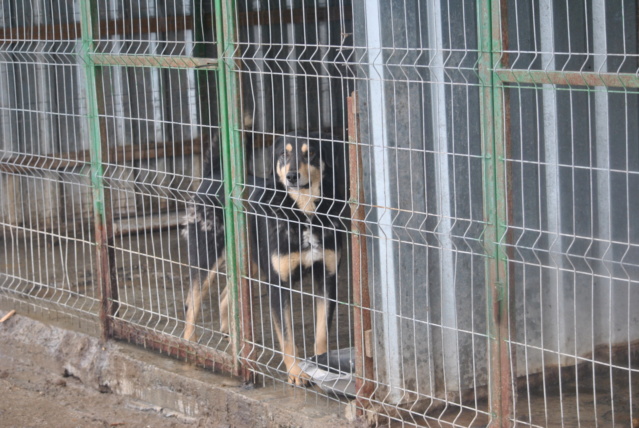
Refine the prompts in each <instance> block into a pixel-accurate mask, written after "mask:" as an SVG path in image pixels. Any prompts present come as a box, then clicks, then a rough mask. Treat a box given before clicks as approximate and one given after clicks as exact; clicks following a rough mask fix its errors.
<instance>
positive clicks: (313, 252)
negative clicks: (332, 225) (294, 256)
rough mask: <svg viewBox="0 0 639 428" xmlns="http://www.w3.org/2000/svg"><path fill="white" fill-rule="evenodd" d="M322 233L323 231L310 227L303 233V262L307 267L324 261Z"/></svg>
mask: <svg viewBox="0 0 639 428" xmlns="http://www.w3.org/2000/svg"><path fill="white" fill-rule="evenodd" d="M320 232H321V229H315V230H313V229H311V228H310V227H307V228H306V229H305V230H303V231H302V248H301V250H302V251H301V262H302V265H304V266H305V267H308V266H311V265H312V264H313V263H315V262H318V261H322V260H323V259H324V248H323V246H322V240H321V236H320V235H319V234H320Z"/></svg>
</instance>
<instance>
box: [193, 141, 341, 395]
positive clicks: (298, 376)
mask: <svg viewBox="0 0 639 428" xmlns="http://www.w3.org/2000/svg"><path fill="white" fill-rule="evenodd" d="M211 165H212V166H213V165H219V156H217V157H211ZM346 171H347V159H346V156H345V152H344V145H343V144H342V143H340V142H338V141H336V140H335V139H334V138H333V137H332V136H329V135H327V134H326V133H321V132H313V133H307V132H293V133H289V134H286V135H284V136H281V137H279V138H278V139H277V140H276V141H275V142H274V144H273V167H272V174H271V176H269V177H267V178H260V177H255V176H250V177H248V178H247V188H248V192H249V196H248V199H247V208H246V209H247V220H248V221H247V224H248V225H249V235H250V243H249V245H250V253H251V258H252V262H253V265H254V266H256V268H253V269H254V270H255V269H259V271H261V272H262V273H263V275H264V277H265V278H266V282H267V283H268V285H269V287H268V288H269V301H270V309H271V317H272V321H273V324H274V327H275V333H276V336H277V340H278V342H279V345H280V350H281V353H282V356H283V362H284V365H285V367H286V372H287V375H288V381H289V382H290V383H293V384H296V385H306V384H308V383H309V381H310V379H309V376H308V375H307V374H306V373H304V372H303V371H302V369H301V368H300V365H299V362H300V356H299V353H298V349H297V346H296V340H295V337H294V334H293V331H294V329H293V322H292V308H291V294H292V289H293V287H294V285H295V284H298V283H300V281H302V279H303V278H309V277H310V278H311V279H312V281H313V288H314V292H313V295H314V299H315V315H316V319H315V346H314V351H315V354H316V355H320V354H324V353H326V352H327V350H328V342H329V336H328V332H329V331H330V329H331V324H332V319H333V315H334V312H335V305H336V297H337V286H338V284H337V280H338V271H339V265H340V261H341V258H342V250H343V247H344V244H345V239H346V231H347V223H346V222H345V218H347V212H346V209H347V205H346V202H345V201H346V198H347V189H346V183H347V180H346ZM204 173H205V174H206V175H205V177H207V178H205V179H203V181H202V183H201V185H200V187H199V188H198V190H197V192H196V196H195V198H194V199H195V200H196V202H197V203H196V207H195V209H193V210H191V211H190V213H189V215H187V220H186V228H185V229H184V231H185V236H186V237H187V240H188V243H189V263H190V264H191V265H192V266H193V269H194V271H193V272H192V280H191V289H190V291H189V296H188V298H187V310H186V328H185V331H184V336H183V337H184V338H185V339H187V340H193V339H194V337H195V336H194V328H195V321H196V317H197V314H198V313H199V310H200V308H201V300H202V296H203V295H204V293H206V290H207V289H208V287H209V286H210V285H211V283H212V282H213V281H214V279H215V277H216V274H217V272H219V270H220V269H221V267H222V264H223V262H224V260H225V256H226V254H225V244H224V242H225V241H224V218H223V212H222V210H223V209H222V207H223V206H224V199H223V196H221V194H222V191H221V190H222V188H221V186H222V181H221V174H220V171H219V170H218V171H216V170H215V168H204ZM220 316H221V319H222V322H221V330H222V331H223V332H226V331H228V322H227V321H226V320H227V317H228V291H227V290H226V289H225V290H224V291H223V292H222V293H221V296H220Z"/></svg>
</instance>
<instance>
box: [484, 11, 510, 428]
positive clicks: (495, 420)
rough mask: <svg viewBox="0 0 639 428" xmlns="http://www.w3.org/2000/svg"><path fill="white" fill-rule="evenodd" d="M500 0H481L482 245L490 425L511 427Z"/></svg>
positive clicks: (506, 196) (501, 17) (506, 194)
mask: <svg viewBox="0 0 639 428" xmlns="http://www.w3.org/2000/svg"><path fill="white" fill-rule="evenodd" d="M502 6H504V5H503V4H502V0H484V1H481V2H479V9H478V32H479V34H478V38H479V63H478V72H479V79H480V85H481V89H480V90H481V96H480V104H481V106H480V108H481V117H482V121H481V126H482V152H483V156H484V161H485V163H484V167H483V169H484V217H485V221H486V229H485V231H484V245H485V247H486V251H487V255H488V257H487V259H486V304H487V326H488V337H489V358H490V359H489V362H488V364H489V400H490V411H491V416H492V423H491V426H494V427H509V426H510V425H511V422H510V416H511V413H512V407H511V404H512V382H511V378H510V376H511V374H510V361H509V360H510V354H509V348H508V344H507V342H506V341H507V340H508V333H509V331H508V327H509V314H508V306H509V299H510V296H509V293H508V287H507V281H509V280H508V264H507V256H506V253H505V252H504V251H503V248H502V241H501V238H502V237H503V236H504V233H505V230H506V226H507V224H506V222H507V215H508V213H507V200H508V193H507V182H506V177H507V174H506V171H505V162H504V159H505V156H506V151H505V148H506V144H505V141H504V137H505V135H504V134H505V127H504V119H505V118H504V115H505V109H504V89H503V87H500V86H498V85H496V84H495V83H496V82H495V79H496V75H495V73H494V72H493V65H495V63H496V62H502V61H503V59H504V58H503V57H502V56H500V55H501V53H502V51H503V40H502V37H503V36H502V31H503V32H505V31H506V30H505V28H503V29H502V22H503V21H502V19H503V18H504V17H505V16H502Z"/></svg>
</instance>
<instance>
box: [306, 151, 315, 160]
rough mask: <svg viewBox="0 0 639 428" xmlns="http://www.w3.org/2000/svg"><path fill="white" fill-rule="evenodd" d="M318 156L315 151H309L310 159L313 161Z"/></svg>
mask: <svg viewBox="0 0 639 428" xmlns="http://www.w3.org/2000/svg"><path fill="white" fill-rule="evenodd" d="M316 154H317V152H315V150H309V151H308V158H309V159H313V158H314V157H315V155H316Z"/></svg>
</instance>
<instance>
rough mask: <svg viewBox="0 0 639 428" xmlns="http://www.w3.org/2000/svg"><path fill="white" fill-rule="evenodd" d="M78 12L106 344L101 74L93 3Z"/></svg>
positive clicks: (113, 283)
mask: <svg viewBox="0 0 639 428" xmlns="http://www.w3.org/2000/svg"><path fill="white" fill-rule="evenodd" d="M80 8H81V29H82V39H81V42H82V43H81V51H80V61H81V63H82V65H83V66H84V70H85V76H86V98H87V121H88V126H89V139H90V153H91V185H92V187H93V210H94V226H95V244H96V259H97V271H98V278H99V286H100V290H101V297H100V299H101V305H100V326H101V338H102V340H107V339H109V338H110V337H112V333H113V326H112V321H113V316H114V315H115V314H116V313H117V311H118V305H117V300H118V290H117V279H116V276H115V269H114V267H115V266H114V250H113V245H112V243H113V222H112V215H111V206H110V205H111V203H110V202H111V198H110V195H109V192H108V190H107V189H105V187H104V171H103V166H102V163H103V155H104V154H105V153H108V143H107V139H106V132H105V129H104V127H105V126H104V122H103V121H102V120H100V116H99V109H100V106H104V102H103V100H104V97H103V94H102V84H101V80H102V73H101V70H100V69H99V68H98V67H96V65H95V63H94V61H93V58H92V54H93V53H94V43H93V41H94V38H96V37H97V36H98V34H97V32H98V26H97V3H96V1H83V2H80Z"/></svg>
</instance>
